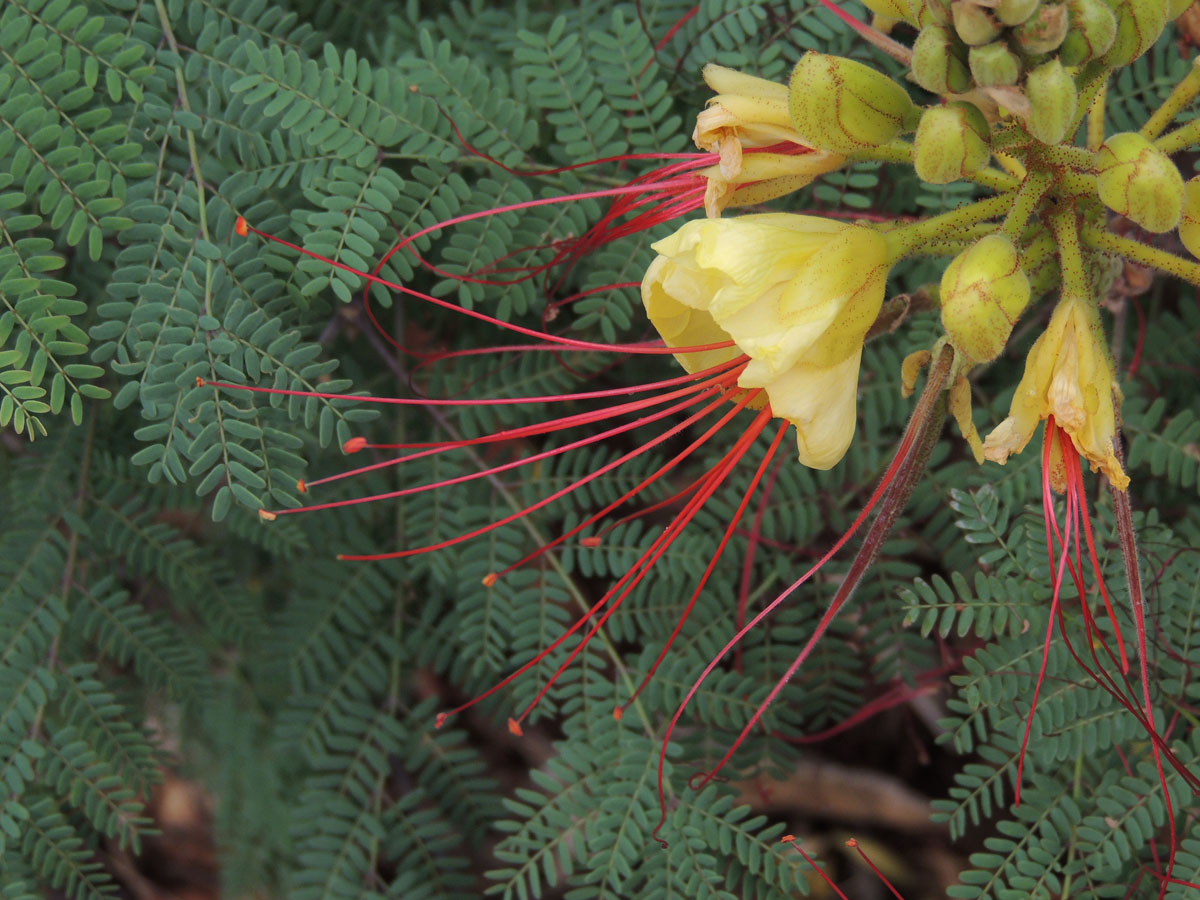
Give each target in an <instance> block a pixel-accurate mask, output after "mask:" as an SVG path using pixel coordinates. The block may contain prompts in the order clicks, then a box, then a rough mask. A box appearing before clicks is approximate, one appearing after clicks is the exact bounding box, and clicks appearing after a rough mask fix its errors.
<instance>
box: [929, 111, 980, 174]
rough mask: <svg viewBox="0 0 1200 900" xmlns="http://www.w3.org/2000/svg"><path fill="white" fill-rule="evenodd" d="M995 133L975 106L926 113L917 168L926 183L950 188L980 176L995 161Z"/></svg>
mask: <svg viewBox="0 0 1200 900" xmlns="http://www.w3.org/2000/svg"><path fill="white" fill-rule="evenodd" d="M991 137H992V132H991V129H990V128H988V124H987V120H986V119H985V118H984V117H983V113H981V112H980V111H979V108H978V107H977V106H975V104H973V103H948V104H946V105H945V106H934V107H932V108H930V109H927V110H925V114H924V115H922V116H921V124H920V125H918V126H917V136H916V139H915V141H914V143H913V166H914V167H915V168H916V170H917V174H918V175H919V176H920V177H921V179H922V180H923V181H928V182H929V183H930V184H949V183H950V182H952V181H957V180H958V179H960V178H962V177H963V176H965V175H971V174H973V173H975V172H978V171H979V170H980V169H982V168H983V167H984V166H986V165H987V164H988V160H989V159H991V156H992V151H991Z"/></svg>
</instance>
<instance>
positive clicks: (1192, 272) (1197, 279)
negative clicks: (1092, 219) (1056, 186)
mask: <svg viewBox="0 0 1200 900" xmlns="http://www.w3.org/2000/svg"><path fill="white" fill-rule="evenodd" d="M1083 239H1084V241H1085V242H1087V245H1088V246H1089V247H1094V248H1096V249H1097V250H1107V251H1109V252H1110V253H1115V254H1117V255H1118V256H1123V257H1125V258H1126V259H1128V260H1132V261H1133V262H1136V263H1141V264H1142V265H1144V266H1150V267H1151V268H1154V269H1158V270H1159V271H1162V272H1166V273H1167V274H1168V275H1174V276H1175V277H1176V278H1180V279H1182V280H1183V281H1187V282H1190V283H1192V284H1194V285H1197V286H1198V287H1200V263H1194V262H1191V261H1190V260H1186V259H1184V258H1183V257H1180V256H1176V255H1175V254H1174V253H1168V252H1167V251H1166V250H1159V249H1158V248H1157V247H1151V246H1150V245H1149V244H1143V243H1142V242H1141V241H1135V240H1131V239H1130V238H1123V237H1117V235H1115V234H1112V233H1110V232H1107V231H1104V230H1103V229H1100V228H1090V227H1089V228H1084V230H1083Z"/></svg>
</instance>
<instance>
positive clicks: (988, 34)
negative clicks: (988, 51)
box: [951, 0, 1000, 47]
mask: <svg viewBox="0 0 1200 900" xmlns="http://www.w3.org/2000/svg"><path fill="white" fill-rule="evenodd" d="M951 11H952V12H953V14H954V30H955V31H956V32H957V33H958V36H959V37H960V38H962V40H963V43H964V44H966V45H967V46H970V47H975V46H978V45H979V44H986V43H988V42H989V41H991V40H994V39H995V38H996V37H998V36H999V34H1000V25H999V24H998V23H997V22H996V20H995V19H993V18H992V16H991V14H990V13H989V12H988V11H987V10H986V9H984V8H983V7H982V6H977V5H976V4H974V3H972V2H970V0H960V2H958V3H955V4H954V6H953V7H951Z"/></svg>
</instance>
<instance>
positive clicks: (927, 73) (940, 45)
mask: <svg viewBox="0 0 1200 900" xmlns="http://www.w3.org/2000/svg"><path fill="white" fill-rule="evenodd" d="M912 76H913V80H914V81H916V83H917V84H919V85H920V86H921V87H923V88H925V90H927V91H932V92H933V93H935V94H961V93H964V92H965V91H967V90H969V89H970V87H971V71H970V69H968V68H967V54H966V47H965V46H964V45H963V43H962V41H960V40H959V39H958V37H957V36H956V35H955V34H954V32H952V31H951V30H950V29H948V28H943V27H941V26H939V25H928V26H926V27H924V28H922V29H921V33H920V34H919V35H918V36H917V40H916V42H915V43H913V56H912Z"/></svg>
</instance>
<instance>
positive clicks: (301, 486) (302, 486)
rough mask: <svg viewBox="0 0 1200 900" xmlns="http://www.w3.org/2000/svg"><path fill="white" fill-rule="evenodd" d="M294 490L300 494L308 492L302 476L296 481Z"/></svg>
mask: <svg viewBox="0 0 1200 900" xmlns="http://www.w3.org/2000/svg"><path fill="white" fill-rule="evenodd" d="M296 490H298V491H299V492H300V493H302V494H307V493H308V485H307V484H305V483H304V479H303V478H301V479H300V480H299V481H297V482H296Z"/></svg>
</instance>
